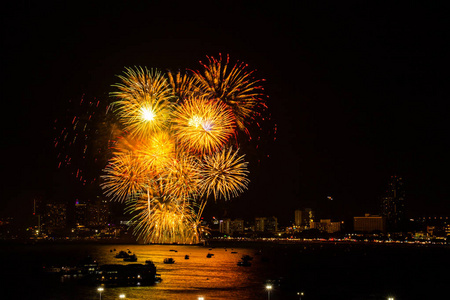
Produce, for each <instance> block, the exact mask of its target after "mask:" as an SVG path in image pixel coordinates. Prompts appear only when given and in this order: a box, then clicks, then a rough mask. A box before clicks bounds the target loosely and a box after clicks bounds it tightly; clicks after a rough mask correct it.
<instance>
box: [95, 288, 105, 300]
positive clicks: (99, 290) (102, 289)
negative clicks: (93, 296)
mask: <svg viewBox="0 0 450 300" xmlns="http://www.w3.org/2000/svg"><path fill="white" fill-rule="evenodd" d="M104 290H105V289H104V288H103V287H99V288H97V291H98V292H99V293H100V300H102V292H103V291H104Z"/></svg>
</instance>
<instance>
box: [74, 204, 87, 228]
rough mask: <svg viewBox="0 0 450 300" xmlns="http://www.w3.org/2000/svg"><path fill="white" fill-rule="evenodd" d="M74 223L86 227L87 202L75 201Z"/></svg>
mask: <svg viewBox="0 0 450 300" xmlns="http://www.w3.org/2000/svg"><path fill="white" fill-rule="evenodd" d="M75 224H76V225H77V227H86V225H87V204H86V203H80V202H79V201H77V202H76V203H75Z"/></svg>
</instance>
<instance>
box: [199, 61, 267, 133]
mask: <svg viewBox="0 0 450 300" xmlns="http://www.w3.org/2000/svg"><path fill="white" fill-rule="evenodd" d="M229 62H230V59H229V56H227V59H226V62H222V56H220V58H219V59H215V58H214V57H208V63H207V64H204V63H202V62H200V63H201V64H202V66H203V68H204V69H203V72H201V71H195V72H194V76H195V78H196V79H197V80H198V82H199V87H200V89H201V90H202V92H203V93H204V95H207V96H208V97H209V98H212V99H219V100H221V101H223V102H224V103H225V104H226V105H227V106H228V107H230V108H231V110H232V111H233V114H234V116H235V118H236V124H237V126H238V128H239V129H240V130H242V131H244V132H246V133H247V134H248V130H247V122H248V121H249V120H253V119H254V117H255V116H257V115H259V111H258V109H259V107H260V106H263V107H264V106H265V104H264V101H263V100H262V97H263V94H262V90H263V88H262V86H261V85H260V82H261V81H262V80H254V79H253V78H252V76H253V72H254V71H251V72H247V71H246V70H245V69H246V67H247V65H246V64H244V63H240V64H238V63H236V64H235V65H234V66H232V67H231V66H230V65H229Z"/></svg>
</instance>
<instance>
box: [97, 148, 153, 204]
mask: <svg viewBox="0 0 450 300" xmlns="http://www.w3.org/2000/svg"><path fill="white" fill-rule="evenodd" d="M103 171H104V173H105V175H103V176H101V177H102V179H103V183H102V184H101V187H102V189H103V190H105V194H106V196H108V197H111V199H112V200H117V201H126V200H128V199H129V198H130V197H132V196H134V195H137V194H139V193H141V192H142V191H143V190H144V185H145V182H146V180H147V177H148V169H147V167H146V166H145V165H144V164H143V163H142V161H141V160H140V159H139V158H138V157H137V156H136V155H135V154H134V153H133V152H130V151H126V152H123V153H116V155H115V156H114V157H113V158H112V159H111V160H110V161H109V163H108V165H107V166H106V168H105V169H104V170H103Z"/></svg>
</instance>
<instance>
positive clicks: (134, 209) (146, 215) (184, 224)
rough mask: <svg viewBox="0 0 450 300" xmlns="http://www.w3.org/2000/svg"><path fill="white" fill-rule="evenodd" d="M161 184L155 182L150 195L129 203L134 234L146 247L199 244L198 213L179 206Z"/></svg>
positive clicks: (148, 191) (150, 187) (148, 189)
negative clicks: (151, 245)
mask: <svg viewBox="0 0 450 300" xmlns="http://www.w3.org/2000/svg"><path fill="white" fill-rule="evenodd" d="M165 189H166V187H165V186H164V185H163V184H162V182H161V181H159V180H158V181H152V182H151V184H150V185H149V186H148V187H147V192H146V193H143V194H141V196H140V197H139V198H138V199H137V200H136V201H133V202H130V203H129V206H128V211H129V212H131V213H133V214H134V217H133V218H132V221H133V222H135V224H136V225H135V229H134V232H135V234H137V236H138V238H140V239H142V240H143V241H144V243H188V244H192V243H198V242H199V234H198V229H199V226H198V224H199V220H198V217H197V214H196V212H195V210H194V209H192V207H190V206H186V205H178V203H177V201H173V200H174V199H173V195H171V194H170V193H168V192H167V191H166V190H165Z"/></svg>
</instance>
